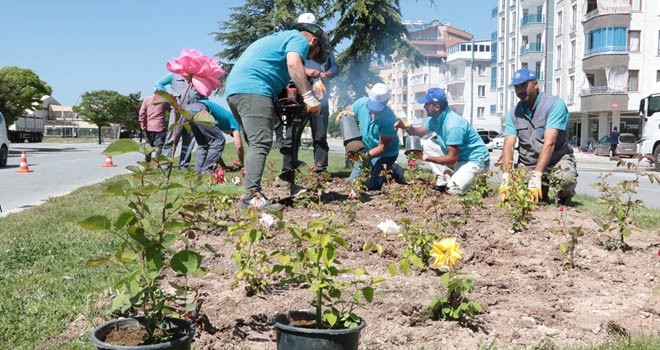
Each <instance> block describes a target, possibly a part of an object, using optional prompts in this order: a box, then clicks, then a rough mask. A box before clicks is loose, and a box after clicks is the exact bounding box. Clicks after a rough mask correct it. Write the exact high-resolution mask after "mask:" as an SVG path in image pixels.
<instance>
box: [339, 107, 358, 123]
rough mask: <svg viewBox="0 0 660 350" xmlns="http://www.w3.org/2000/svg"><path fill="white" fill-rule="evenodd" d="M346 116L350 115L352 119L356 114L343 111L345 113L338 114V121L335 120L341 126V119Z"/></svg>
mask: <svg viewBox="0 0 660 350" xmlns="http://www.w3.org/2000/svg"><path fill="white" fill-rule="evenodd" d="M345 115H350V116H351V117H352V116H354V115H355V113H353V112H351V111H347V110H343V111H341V112H339V113H337V119H335V121H336V122H337V124H339V121H340V120H341V118H343V117H344V116H345Z"/></svg>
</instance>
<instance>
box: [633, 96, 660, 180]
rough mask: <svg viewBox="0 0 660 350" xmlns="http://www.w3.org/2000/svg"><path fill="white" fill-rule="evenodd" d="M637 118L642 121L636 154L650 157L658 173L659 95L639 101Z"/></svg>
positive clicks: (659, 162) (659, 164)
mask: <svg viewBox="0 0 660 350" xmlns="http://www.w3.org/2000/svg"><path fill="white" fill-rule="evenodd" d="M639 117H640V118H641V119H642V137H641V138H640V139H639V140H638V141H637V152H638V153H639V154H641V155H642V156H652V157H653V161H654V162H655V170H657V171H660V93H656V94H651V95H649V96H646V97H644V98H643V99H641V101H640V102H639Z"/></svg>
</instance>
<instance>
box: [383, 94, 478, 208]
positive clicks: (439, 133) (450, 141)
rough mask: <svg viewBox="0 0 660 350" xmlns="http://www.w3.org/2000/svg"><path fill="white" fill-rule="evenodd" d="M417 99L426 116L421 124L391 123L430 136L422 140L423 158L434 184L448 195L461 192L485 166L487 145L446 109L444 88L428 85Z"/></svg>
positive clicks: (416, 133)
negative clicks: (431, 172) (424, 93)
mask: <svg viewBox="0 0 660 350" xmlns="http://www.w3.org/2000/svg"><path fill="white" fill-rule="evenodd" d="M417 102H419V103H421V104H423V105H424V110H426V113H427V114H428V115H429V117H428V118H427V119H426V121H425V122H424V124H423V125H419V126H410V125H408V123H406V122H405V121H404V120H403V119H397V121H396V124H395V125H394V126H395V127H397V128H402V129H404V130H406V132H407V133H408V134H409V135H413V136H426V135H429V136H430V137H427V138H425V139H424V140H423V141H422V146H423V148H424V154H423V156H422V159H423V160H424V161H426V162H428V163H429V165H430V167H431V170H432V171H433V173H434V174H435V175H436V183H435V187H436V188H438V189H440V190H443V191H444V190H445V189H446V191H447V192H448V193H450V194H456V195H461V194H464V193H465V192H466V191H467V190H468V189H469V188H470V186H471V185H472V182H473V180H474V177H475V175H477V174H479V173H483V172H484V171H486V169H488V166H489V164H490V156H489V155H488V148H487V147H486V144H484V142H483V140H482V139H481V137H480V136H479V133H477V131H476V130H475V129H474V127H472V125H471V124H470V123H468V121H467V120H465V118H463V117H461V116H460V115H459V114H457V113H455V112H454V111H452V110H451V109H449V106H448V104H447V95H446V94H445V91H444V90H443V89H440V88H430V89H429V90H428V91H427V92H426V96H424V97H422V98H420V99H419V100H417ZM432 133H435V136H433V135H431V134H432Z"/></svg>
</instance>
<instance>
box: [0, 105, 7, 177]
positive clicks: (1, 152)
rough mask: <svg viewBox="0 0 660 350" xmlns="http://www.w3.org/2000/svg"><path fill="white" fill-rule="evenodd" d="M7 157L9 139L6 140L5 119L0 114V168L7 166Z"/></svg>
mask: <svg viewBox="0 0 660 350" xmlns="http://www.w3.org/2000/svg"><path fill="white" fill-rule="evenodd" d="M7 157H9V138H7V125H5V117H4V116H3V115H2V113H0V168H4V167H6V166H7Z"/></svg>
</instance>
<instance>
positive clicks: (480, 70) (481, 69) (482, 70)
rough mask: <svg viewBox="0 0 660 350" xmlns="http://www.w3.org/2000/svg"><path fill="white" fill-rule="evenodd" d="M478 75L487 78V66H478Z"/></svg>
mask: <svg viewBox="0 0 660 350" xmlns="http://www.w3.org/2000/svg"><path fill="white" fill-rule="evenodd" d="M477 74H479V76H480V77H485V76H486V65H485V64H479V65H477Z"/></svg>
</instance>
